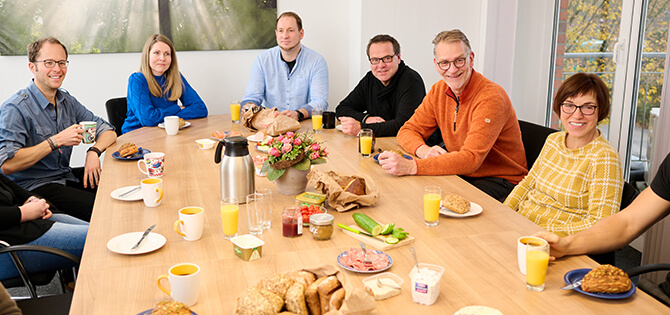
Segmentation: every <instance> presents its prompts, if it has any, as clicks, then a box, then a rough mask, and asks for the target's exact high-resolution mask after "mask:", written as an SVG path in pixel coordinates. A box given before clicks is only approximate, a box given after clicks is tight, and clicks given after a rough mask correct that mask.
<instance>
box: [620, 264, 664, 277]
mask: <svg viewBox="0 0 670 315" xmlns="http://www.w3.org/2000/svg"><path fill="white" fill-rule="evenodd" d="M662 270H670V264H651V265H644V266H637V267H632V268H629V269H627V270H626V273H627V274H628V276H629V277H632V276H637V275H639V274H643V273H647V272H652V271H662Z"/></svg>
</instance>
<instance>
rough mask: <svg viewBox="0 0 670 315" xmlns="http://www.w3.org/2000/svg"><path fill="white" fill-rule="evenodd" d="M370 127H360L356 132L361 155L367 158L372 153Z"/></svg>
mask: <svg viewBox="0 0 670 315" xmlns="http://www.w3.org/2000/svg"><path fill="white" fill-rule="evenodd" d="M372 136H373V134H372V129H367V128H366V129H361V131H360V132H359V133H358V140H359V145H360V151H361V155H363V157H365V158H368V157H370V155H371V154H372Z"/></svg>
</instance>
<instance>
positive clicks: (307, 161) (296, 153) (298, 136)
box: [261, 131, 328, 181]
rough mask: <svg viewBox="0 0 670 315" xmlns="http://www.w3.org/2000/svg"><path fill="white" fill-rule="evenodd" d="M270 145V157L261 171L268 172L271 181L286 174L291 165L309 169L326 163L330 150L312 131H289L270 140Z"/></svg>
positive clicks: (300, 168)
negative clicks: (316, 138)
mask: <svg viewBox="0 0 670 315" xmlns="http://www.w3.org/2000/svg"><path fill="white" fill-rule="evenodd" d="M268 146H270V149H269V150H268V159H267V160H266V161H265V163H264V164H263V169H262V170H261V171H262V172H267V174H268V175H267V176H268V180H270V181H274V180H276V179H277V178H279V177H281V176H282V175H284V172H286V169H287V168H289V167H293V168H295V169H297V170H302V171H307V170H309V169H310V166H311V165H316V164H323V163H326V159H325V157H327V156H328V150H327V149H326V148H325V147H323V145H322V144H321V143H319V142H317V141H315V140H314V138H313V134H312V133H311V132H303V133H293V132H291V131H289V132H287V133H286V134H285V135H280V136H279V137H277V138H273V139H271V140H270V141H268Z"/></svg>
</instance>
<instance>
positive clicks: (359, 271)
mask: <svg viewBox="0 0 670 315" xmlns="http://www.w3.org/2000/svg"><path fill="white" fill-rule="evenodd" d="M368 251H371V252H374V253H376V254H384V255H386V258H388V260H389V264H388V265H387V266H386V267H384V268H382V269H376V270H358V269H354V268H351V267H349V266H345V265H344V264H342V263H341V262H340V258H342V256H346V255H347V252H342V253H341V254H340V255H338V256H337V264H338V265H340V267H342V268H344V269H346V270H349V271H351V272H356V273H377V272H382V271H384V270H387V269H389V268H391V266H393V258H391V256H389V255H388V254H387V253H384V252H382V251H378V250H374V249H368Z"/></svg>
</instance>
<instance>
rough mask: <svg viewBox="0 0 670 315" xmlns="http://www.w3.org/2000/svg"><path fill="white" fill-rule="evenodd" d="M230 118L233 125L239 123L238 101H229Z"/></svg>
mask: <svg viewBox="0 0 670 315" xmlns="http://www.w3.org/2000/svg"><path fill="white" fill-rule="evenodd" d="M230 118H231V119H232V120H233V123H234V124H236V123H238V122H240V101H230Z"/></svg>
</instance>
